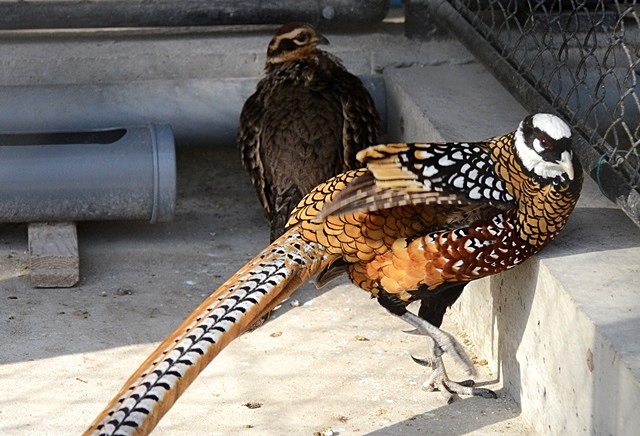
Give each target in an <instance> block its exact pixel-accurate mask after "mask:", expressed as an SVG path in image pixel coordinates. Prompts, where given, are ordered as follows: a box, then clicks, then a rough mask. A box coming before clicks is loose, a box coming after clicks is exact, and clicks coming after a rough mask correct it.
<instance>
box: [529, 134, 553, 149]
mask: <svg viewBox="0 0 640 436" xmlns="http://www.w3.org/2000/svg"><path fill="white" fill-rule="evenodd" d="M533 148H534V149H535V150H536V152H538V153H542V152H543V151H552V150H553V144H552V143H551V141H549V138H547V137H546V136H544V135H540V136H537V137H536V138H535V139H534V140H533Z"/></svg>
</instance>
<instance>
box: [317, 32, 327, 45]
mask: <svg viewBox="0 0 640 436" xmlns="http://www.w3.org/2000/svg"><path fill="white" fill-rule="evenodd" d="M317 37H318V39H317V40H316V44H318V45H329V40H328V39H327V38H326V37H325V36H324V35H321V34H320V33H318V35H317Z"/></svg>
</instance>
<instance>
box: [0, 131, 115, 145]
mask: <svg viewBox="0 0 640 436" xmlns="http://www.w3.org/2000/svg"><path fill="white" fill-rule="evenodd" d="M126 133H127V129H111V130H101V131H97V132H51V133H49V132H47V133H2V134H0V145H63V144H112V143H114V142H117V141H119V140H120V139H121V138H122V137H123V136H124V135H126Z"/></svg>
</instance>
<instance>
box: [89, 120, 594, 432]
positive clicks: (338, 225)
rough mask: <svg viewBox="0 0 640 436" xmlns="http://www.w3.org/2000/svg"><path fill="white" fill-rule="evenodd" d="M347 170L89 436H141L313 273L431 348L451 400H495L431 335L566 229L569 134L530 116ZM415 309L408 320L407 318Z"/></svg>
mask: <svg viewBox="0 0 640 436" xmlns="http://www.w3.org/2000/svg"><path fill="white" fill-rule="evenodd" d="M358 158H359V159H360V160H361V161H362V162H364V163H365V164H366V169H359V170H352V171H348V172H346V173H343V174H341V175H338V176H336V177H334V178H332V179H330V180H328V181H327V182H326V183H323V184H321V185H319V186H318V187H316V188H315V189H314V190H313V191H312V192H310V193H309V194H308V195H307V196H306V197H305V198H304V199H303V200H302V201H301V202H300V203H299V205H298V206H297V208H296V209H295V210H294V212H293V214H292V215H291V218H290V219H289V222H288V224H287V230H286V232H285V234H284V235H283V236H282V237H280V238H279V239H278V240H276V241H275V242H274V243H272V244H271V245H270V246H269V247H267V248H266V249H265V250H263V251H262V252H261V253H260V254H258V256H256V257H255V258H254V259H253V260H252V261H250V262H249V263H248V264H247V265H246V266H245V267H243V268H242V269H241V270H240V271H238V272H237V273H236V274H235V275H234V276H233V277H231V278H230V279H229V280H228V281H227V282H226V283H224V284H223V285H222V286H221V287H220V288H218V290H216V291H215V292H214V293H213V294H212V295H211V296H210V297H208V298H207V299H206V300H205V301H204V302H203V303H202V304H201V305H200V306H199V307H198V308H197V309H196V310H195V311H194V312H193V313H192V314H191V315H190V316H189V317H188V318H187V319H186V320H185V321H184V322H183V323H182V325H180V326H179V327H178V328H177V329H176V330H175V331H174V333H172V334H171V335H170V336H169V337H168V338H167V339H165V341H164V342H163V343H162V344H160V346H159V347H158V348H157V349H156V351H155V352H154V353H153V354H152V355H151V356H149V358H148V359H147V360H146V361H145V362H144V363H143V364H142V366H141V367H140V368H139V369H138V370H137V371H136V372H135V373H134V374H133V375H132V376H131V378H130V379H129V380H128V381H127V382H126V384H125V385H124V387H123V388H122V389H121V391H120V392H119V393H118V394H117V396H116V397H115V398H114V399H113V400H112V401H111V403H110V404H109V405H108V406H107V408H106V409H105V410H104V411H103V412H102V413H101V414H100V415H99V416H98V418H97V419H96V420H95V421H94V423H93V424H92V425H91V427H90V428H89V429H88V430H87V434H146V433H148V432H150V431H151V430H152V429H153V428H154V426H155V425H156V424H157V422H158V421H159V420H160V418H161V417H162V416H163V415H164V414H165V413H166V412H167V411H168V410H169V408H170V407H171V406H172V405H173V403H174V402H175V401H176V399H177V398H178V396H179V395H180V394H181V393H182V392H183V391H184V390H185V389H186V388H187V387H188V386H189V384H190V383H191V382H192V381H193V380H194V379H195V377H196V376H197V375H198V374H199V373H200V372H201V371H202V369H203V368H204V367H205V366H206V365H207V364H208V363H209V362H210V361H211V360H212V359H213V358H214V357H215V356H216V355H217V354H218V353H219V352H220V350H222V348H224V347H225V346H226V345H227V344H228V343H229V342H230V341H232V340H233V339H234V338H236V337H237V336H238V335H240V334H241V333H242V332H243V331H245V330H246V329H247V328H248V327H249V326H251V325H252V323H253V322H255V320H256V319H258V318H259V317H261V316H263V315H264V314H265V313H266V312H268V311H269V310H271V309H272V308H273V307H274V306H275V305H276V304H278V303H279V302H281V301H282V300H283V299H284V298H286V297H288V296H289V295H290V294H291V293H292V292H294V291H295V290H296V289H297V288H298V287H299V286H300V285H301V284H302V283H303V282H304V281H306V280H307V279H309V278H310V277H311V276H313V275H314V274H316V273H319V276H318V278H319V281H320V283H322V282H325V281H326V280H328V279H330V278H331V277H333V276H335V275H337V274H339V273H341V272H346V273H347V274H348V275H349V277H350V279H351V280H352V281H353V283H355V284H356V285H358V286H360V287H361V288H363V289H365V290H367V291H369V292H371V294H372V295H373V296H375V297H377V299H378V301H379V302H380V303H381V304H382V305H383V306H384V307H385V308H387V309H388V310H389V311H390V312H392V313H394V314H396V315H398V316H399V317H400V318H402V319H404V320H405V321H407V322H408V323H410V324H411V325H413V326H414V327H415V328H416V330H417V331H418V332H419V333H422V334H425V335H427V336H429V337H430V338H432V339H433V341H434V347H433V352H434V355H435V357H434V358H433V359H431V360H429V362H428V363H429V364H430V365H431V366H433V369H434V370H433V372H432V375H431V377H430V380H429V384H430V386H431V387H432V388H434V389H436V388H437V389H439V390H440V391H441V392H442V393H443V394H444V395H445V396H446V397H447V399H448V400H450V399H451V395H452V393H458V394H470V395H480V396H484V397H495V394H494V393H493V392H492V391H490V390H488V389H477V388H473V387H468V386H462V385H461V384H458V383H455V382H453V381H451V380H449V379H448V377H447V375H446V372H445V369H444V366H443V364H442V359H441V355H442V353H445V352H446V353H450V354H451V355H452V356H453V357H454V358H455V359H456V361H457V362H458V363H459V364H460V365H461V366H462V367H463V368H464V369H465V370H466V371H467V372H468V373H469V374H473V372H474V368H473V365H472V363H471V361H470V360H469V358H468V357H467V355H466V354H465V352H464V350H463V349H462V347H461V345H460V344H459V343H458V342H457V341H456V340H455V338H453V337H452V336H451V335H449V334H448V333H446V332H444V331H442V330H440V329H439V328H438V327H439V325H440V323H441V321H442V317H443V315H444V313H445V311H446V309H447V307H448V306H449V305H451V304H452V303H453V302H454V301H455V299H456V298H457V297H458V295H460V292H461V291H462V289H463V288H464V286H465V285H466V283H468V282H470V281H472V280H475V279H478V278H481V277H486V276H488V275H491V274H496V273H499V272H501V271H504V270H507V269H509V268H512V267H514V266H516V265H518V264H519V263H522V262H523V261H525V260H526V259H527V258H529V257H530V256H531V255H533V254H535V253H536V252H538V251H539V250H540V249H542V248H543V247H544V246H545V245H546V244H548V243H549V242H550V241H551V240H552V239H553V238H554V237H555V236H556V235H557V234H558V232H560V230H561V229H562V228H563V227H564V225H565V224H566V222H567V219H568V217H569V214H570V213H571V211H572V210H573V208H574V206H575V204H576V202H577V200H578V196H579V194H580V189H581V186H582V169H581V167H580V164H579V162H578V160H577V157H576V156H574V154H573V152H572V150H571V130H570V128H569V126H567V124H565V123H564V122H563V121H562V120H560V119H559V118H557V117H555V116H553V115H549V114H535V115H532V116H528V117H527V118H525V119H524V120H523V121H522V122H521V123H520V125H519V127H518V129H517V130H516V131H515V132H512V133H509V134H507V135H504V136H499V137H495V138H492V139H489V140H486V141H482V142H475V143H451V144H389V145H379V146H376V147H372V148H369V149H367V150H364V151H362V152H360V153H359V155H358ZM416 300H421V301H422V303H421V307H420V309H419V313H418V315H415V314H413V313H411V312H409V311H407V309H406V306H407V305H408V304H409V303H410V302H412V301H416Z"/></svg>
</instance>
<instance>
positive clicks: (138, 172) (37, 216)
mask: <svg viewBox="0 0 640 436" xmlns="http://www.w3.org/2000/svg"><path fill="white" fill-rule="evenodd" d="M175 200H176V164H175V146H174V139H173V132H172V130H171V128H170V127H169V126H167V125H155V124H150V125H146V126H138V127H122V128H115V129H109V130H96V131H88V132H53V133H9V134H0V222H14V223H15V222H42V221H83V220H117V219H144V220H149V221H150V222H151V223H154V222H156V221H169V220H171V219H172V218H173V214H174V211H175Z"/></svg>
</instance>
